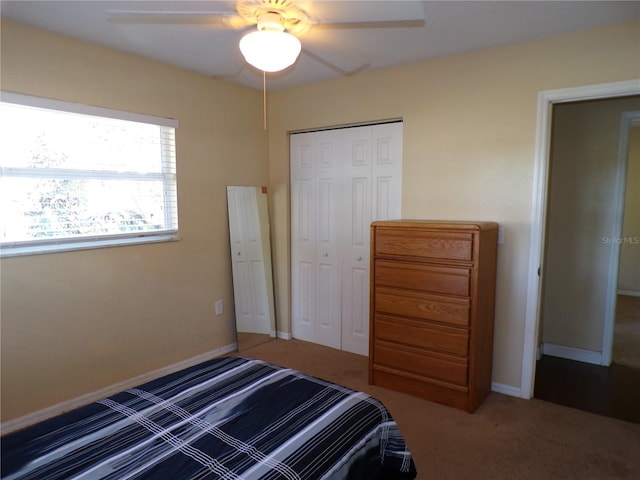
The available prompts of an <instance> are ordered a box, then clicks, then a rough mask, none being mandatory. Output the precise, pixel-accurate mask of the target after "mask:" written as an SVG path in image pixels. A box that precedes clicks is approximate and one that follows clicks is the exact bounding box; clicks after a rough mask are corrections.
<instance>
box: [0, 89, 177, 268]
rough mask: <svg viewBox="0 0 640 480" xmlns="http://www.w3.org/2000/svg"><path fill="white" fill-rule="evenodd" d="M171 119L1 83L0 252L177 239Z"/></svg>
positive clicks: (173, 135) (30, 251)
mask: <svg viewBox="0 0 640 480" xmlns="http://www.w3.org/2000/svg"><path fill="white" fill-rule="evenodd" d="M176 127H177V122H176V121H175V120H172V119H166V118H158V117H151V116H146V115H138V114H131V113H127V112H120V111H114V110H109V109H103V108H98V107H91V106H86V105H79V104H72V103H67V102H60V101H56V100H48V99H43V98H38V97H30V96H25V95H18V94H12V93H7V92H2V97H1V101H0V129H1V130H0V131H1V132H2V141H1V142H0V228H1V229H2V232H1V233H2V237H1V239H0V249H1V253H2V255H3V256H9V255H19V254H29V253H40V252H50V251H58V250H68V249H78V248H95V247H99V246H112V245H121V244H128V243H140V242H151V241H166V240H172V239H176V238H177V233H178V211H177V189H176V153H175V128H176Z"/></svg>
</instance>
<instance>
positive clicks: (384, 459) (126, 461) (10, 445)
mask: <svg viewBox="0 0 640 480" xmlns="http://www.w3.org/2000/svg"><path fill="white" fill-rule="evenodd" d="M1 469H2V470H1V471H2V479H7V480H8V479H23V480H24V479H47V480H54V479H72V478H73V479H124V478H130V479H136V480H138V479H154V480H158V479H160V480H162V479H171V480H183V479H225V480H227V479H228V480H231V479H242V480H250V479H260V480H276V479H291V480H295V479H300V480H311V479H349V480H360V479H361V480H376V479H381V480H382V479H389V480H395V479H414V478H415V477H416V468H415V465H414V462H413V460H412V458H411V454H410V452H409V451H408V449H407V447H406V445H405V442H404V439H403V437H402V435H401V433H400V432H399V430H398V427H397V425H396V423H395V422H394V420H393V419H392V418H391V416H390V415H389V412H388V411H387V409H386V408H385V407H384V406H383V405H382V404H381V403H380V402H379V401H378V400H376V399H375V398H373V397H371V396H369V395H367V394H365V393H362V392H357V391H354V390H351V389H348V388H346V387H343V386H340V385H337V384H334V383H330V382H327V381H324V380H321V379H318V378H315V377H311V376H309V375H306V374H303V373H301V372H298V371H296V370H291V369H286V368H282V367H279V366H276V365H272V364H269V363H266V362H263V361H260V360H256V359H251V358H244V357H223V358H218V359H213V360H210V361H207V362H204V363H201V364H199V365H196V366H193V367H190V368H187V369H184V370H181V371H179V372H176V373H173V374H170V375H167V376H165V377H162V378H160V379H157V380H154V381H151V382H148V383H146V384H144V385H141V386H139V387H137V388H132V389H130V390H127V391H123V392H120V393H118V394H116V395H113V396H111V397H109V398H106V399H103V400H100V401H98V402H96V403H92V404H90V405H87V406H85V407H82V408H79V409H77V410H73V411H71V412H68V413H65V414H63V415H60V416H58V417H55V418H52V419H50V420H47V421H44V422H41V423H39V424H36V425H33V426H30V427H28V428H26V429H24V430H20V431H17V432H13V433H10V434H8V435H6V436H4V437H3V438H2V464H1Z"/></svg>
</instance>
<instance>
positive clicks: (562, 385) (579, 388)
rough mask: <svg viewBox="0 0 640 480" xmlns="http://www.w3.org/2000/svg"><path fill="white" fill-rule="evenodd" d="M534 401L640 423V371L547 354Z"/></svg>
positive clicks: (539, 367)
mask: <svg viewBox="0 0 640 480" xmlns="http://www.w3.org/2000/svg"><path fill="white" fill-rule="evenodd" d="M533 396H534V398H537V399H539V400H545V401H548V402H552V403H556V404H560V405H565V406H567V407H573V408H576V409H578V410H583V411H587V412H592V413H595V414H598V415H604V416H607V417H612V418H617V419H620V420H626V421H628V422H633V423H638V424H640V369H635V368H631V367H627V366H624V365H616V364H612V365H611V366H610V367H603V366H600V365H593V364H590V363H583V362H576V361H574V360H567V359H564V358H558V357H551V356H548V355H543V356H542V358H541V359H540V360H539V361H538V363H537V365H536V378H535V389H534V394H533Z"/></svg>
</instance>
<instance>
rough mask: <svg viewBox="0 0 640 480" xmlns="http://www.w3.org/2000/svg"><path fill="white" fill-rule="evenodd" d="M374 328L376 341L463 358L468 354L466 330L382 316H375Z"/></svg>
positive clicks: (467, 333) (467, 334)
mask: <svg viewBox="0 0 640 480" xmlns="http://www.w3.org/2000/svg"><path fill="white" fill-rule="evenodd" d="M374 328H375V338H376V340H378V339H379V340H385V341H389V342H395V343H402V344H405V345H414V346H416V347H422V348H428V349H430V350H437V351H439V352H444V353H451V354H454V355H460V356H462V357H466V356H467V354H468V348H469V347H468V346H469V332H468V330H467V329H464V328H454V327H447V326H444V325H434V324H430V323H428V322H424V321H419V320H411V319H407V318H399V317H391V316H389V315H382V314H378V315H376V316H375V327H374Z"/></svg>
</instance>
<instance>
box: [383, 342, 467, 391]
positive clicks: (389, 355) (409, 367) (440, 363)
mask: <svg viewBox="0 0 640 480" xmlns="http://www.w3.org/2000/svg"><path fill="white" fill-rule="evenodd" d="M373 353H374V358H375V363H376V365H380V366H384V367H387V368H395V369H398V370H401V371H403V372H408V373H412V374H414V375H421V376H423V377H426V378H433V379H436V380H440V381H444V382H448V383H452V384H454V385H460V386H466V385H467V360H466V359H464V358H458V357H453V356H447V355H443V354H437V353H434V352H428V351H424V350H420V349H418V348H412V347H406V346H400V345H396V344H393V343H387V342H383V341H378V342H376V344H375V345H374V352H373Z"/></svg>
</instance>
